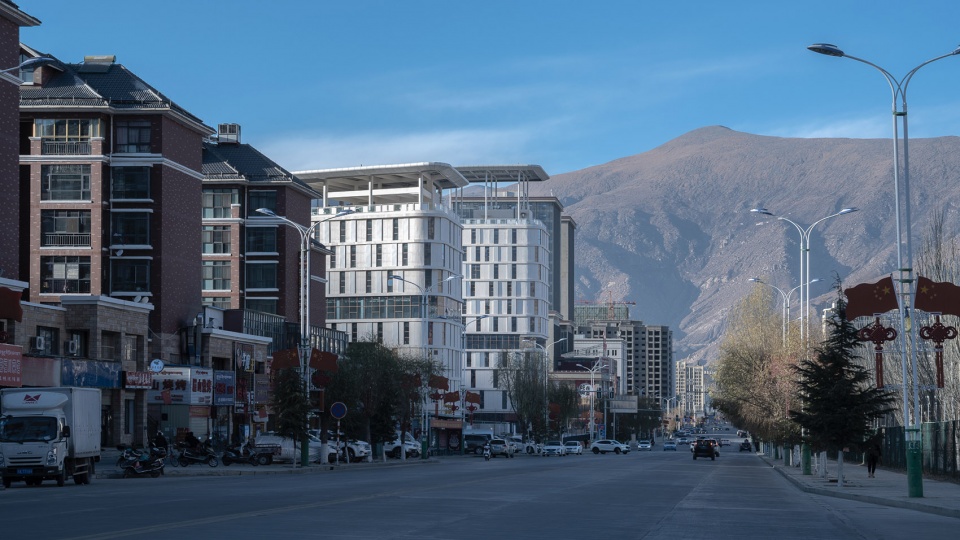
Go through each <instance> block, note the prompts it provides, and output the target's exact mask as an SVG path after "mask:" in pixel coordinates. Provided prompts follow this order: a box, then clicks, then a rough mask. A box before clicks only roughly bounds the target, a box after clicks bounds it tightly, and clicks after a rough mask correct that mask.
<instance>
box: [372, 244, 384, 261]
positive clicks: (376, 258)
mask: <svg viewBox="0 0 960 540" xmlns="http://www.w3.org/2000/svg"><path fill="white" fill-rule="evenodd" d="M374 251H375V255H374V261H375V262H374V266H383V244H377V247H376V248H375V250H374Z"/></svg>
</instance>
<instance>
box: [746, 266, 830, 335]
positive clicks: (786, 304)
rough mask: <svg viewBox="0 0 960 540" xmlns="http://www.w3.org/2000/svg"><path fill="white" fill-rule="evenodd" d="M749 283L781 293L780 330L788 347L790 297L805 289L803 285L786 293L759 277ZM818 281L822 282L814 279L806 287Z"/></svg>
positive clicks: (751, 279)
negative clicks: (801, 288) (764, 286)
mask: <svg viewBox="0 0 960 540" xmlns="http://www.w3.org/2000/svg"><path fill="white" fill-rule="evenodd" d="M748 281H752V282H754V283H759V284H761V285H766V286H767V287H770V288H771V289H775V290H776V291H777V292H778V293H780V296H781V297H782V298H783V304H782V307H781V308H780V312H781V319H782V322H781V326H782V328H781V330H780V333H781V334H782V336H783V337H782V340H783V345H784V346H786V344H787V320H788V319H789V318H790V297H791V296H792V295H793V291H795V290H797V289H799V288H800V287H803V284H800V285H797V286H796V287H794V288H792V289H790V290H789V291H786V292H784V290H783V289H781V288H780V287H777V286H775V285H771V284H769V283H767V282H766V281H763V280H762V279H760V278H758V277H754V278H750V279H749V280H748ZM818 281H820V278H813V279H811V280H810V281H808V282H807V283H806V285H807V286H808V287H809V286H810V284H811V283H816V282H818Z"/></svg>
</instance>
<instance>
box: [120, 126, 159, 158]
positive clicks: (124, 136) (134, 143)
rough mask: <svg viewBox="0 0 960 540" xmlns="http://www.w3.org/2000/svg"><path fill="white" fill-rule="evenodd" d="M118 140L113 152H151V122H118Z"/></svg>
mask: <svg viewBox="0 0 960 540" xmlns="http://www.w3.org/2000/svg"><path fill="white" fill-rule="evenodd" d="M114 125H115V126H116V133H117V140H116V143H115V144H114V149H113V151H114V152H116V153H123V154H125V153H141V154H142V153H148V152H150V122H149V121H147V120H117V121H116V123H115V124H114Z"/></svg>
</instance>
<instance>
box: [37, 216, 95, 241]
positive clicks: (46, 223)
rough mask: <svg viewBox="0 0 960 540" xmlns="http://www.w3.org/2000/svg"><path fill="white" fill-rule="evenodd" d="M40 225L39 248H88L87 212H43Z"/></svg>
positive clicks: (88, 220) (88, 221) (88, 218)
mask: <svg viewBox="0 0 960 540" xmlns="http://www.w3.org/2000/svg"><path fill="white" fill-rule="evenodd" d="M40 223H41V224H40V228H41V232H42V234H41V237H40V245H41V246H44V247H83V246H87V247H89V246H90V211H89V210H43V211H42V212H40Z"/></svg>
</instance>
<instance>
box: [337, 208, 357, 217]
mask: <svg viewBox="0 0 960 540" xmlns="http://www.w3.org/2000/svg"><path fill="white" fill-rule="evenodd" d="M356 213H357V211H356V210H350V209H347V210H341V211H339V212H337V213H336V214H334V215H333V217H335V218H337V217H343V216H349V215H350V214H356Z"/></svg>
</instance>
